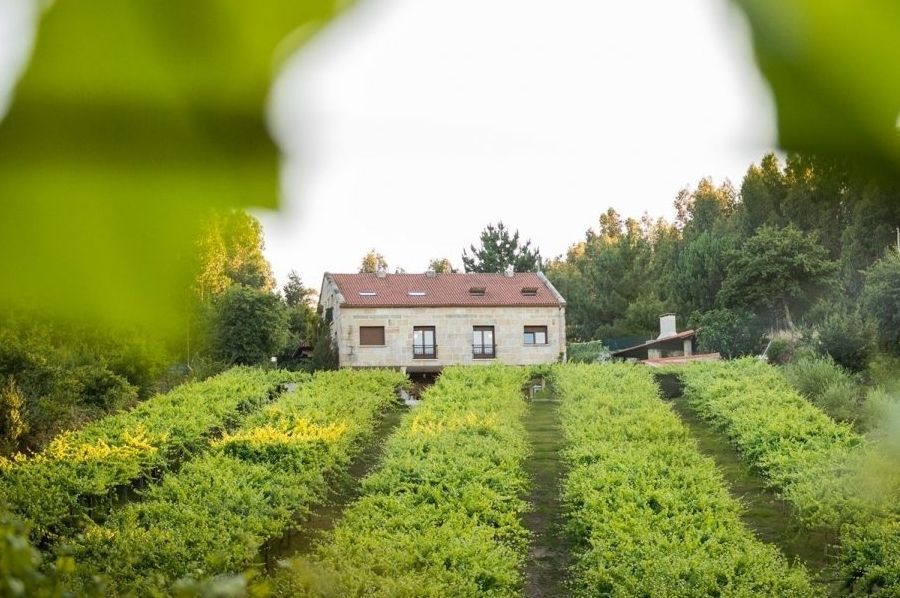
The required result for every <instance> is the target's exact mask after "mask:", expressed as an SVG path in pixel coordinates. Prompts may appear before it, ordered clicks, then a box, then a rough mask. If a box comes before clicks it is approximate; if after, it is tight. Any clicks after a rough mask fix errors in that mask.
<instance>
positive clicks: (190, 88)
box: [0, 0, 347, 335]
mask: <svg viewBox="0 0 900 598" xmlns="http://www.w3.org/2000/svg"><path fill="white" fill-rule="evenodd" d="M346 5H347V3H335V2H331V1H326V0H310V1H304V2H294V1H290V0H273V1H272V2H267V3H265V5H264V6H255V7H250V6H249V5H246V4H242V3H235V2H230V1H227V0H200V1H199V3H194V4H192V5H190V6H188V5H187V4H185V3H183V2H179V1H176V0H164V1H162V2H154V3H150V4H144V3H138V4H132V3H122V2H116V1H115V0H99V1H98V2H95V3H92V4H91V5H90V6H87V5H84V4H82V3H79V2H60V3H53V4H50V5H45V4H41V8H42V9H44V12H43V15H42V19H41V23H40V27H39V31H38V35H37V39H36V43H35V47H34V51H33V55H32V58H31V62H30V65H29V67H28V68H27V70H26V71H25V74H24V76H23V78H22V80H21V81H20V82H19V84H18V87H17V89H16V94H15V98H14V101H13V103H12V105H11V107H10V110H9V112H8V114H7V116H6V118H5V120H4V122H3V124H2V127H0V196H2V197H4V198H8V199H9V202H11V203H6V204H5V206H4V210H3V215H2V217H0V254H2V255H3V256H4V259H3V261H2V263H0V279H2V280H3V284H2V285H0V311H6V310H9V309H11V308H13V307H22V306H29V307H33V308H35V309H37V310H39V311H41V312H42V313H44V314H45V315H47V316H53V317H60V318H61V319H66V320H69V321H89V322H92V323H96V324H98V325H99V326H101V327H104V328H106V327H109V326H115V327H119V326H121V325H122V324H123V323H127V324H135V323H138V322H141V323H144V324H146V325H147V327H148V329H149V330H151V331H152V333H153V334H155V335H165V334H169V335H175V334H178V333H180V331H181V330H182V327H183V325H184V323H185V315H186V312H185V310H184V290H185V289H187V288H189V286H190V284H191V278H192V276H193V273H194V272H193V264H192V263H191V260H189V259H185V257H186V256H190V255H192V254H193V246H194V243H195V240H196V239H197V236H198V235H197V233H198V231H199V230H200V228H201V221H202V218H203V217H204V216H205V215H206V214H207V212H208V210H209V209H210V208H233V207H244V206H247V205H255V206H262V207H274V206H275V205H276V203H277V197H278V191H277V189H278V176H277V174H278V153H277V151H276V147H275V144H274V143H273V142H272V139H271V138H270V137H269V134H268V132H267V130H268V127H267V126H266V122H265V106H266V102H267V101H268V98H269V95H270V84H271V81H272V79H273V77H274V75H275V72H276V67H277V66H278V65H279V64H280V63H281V62H282V61H283V60H284V59H285V58H286V57H287V56H289V55H290V53H291V50H293V49H294V48H295V47H296V46H297V45H298V44H299V43H301V42H303V41H305V40H306V39H308V38H309V37H310V35H311V34H312V33H313V32H315V31H316V30H317V29H318V28H319V27H321V26H322V25H323V24H324V23H326V22H327V21H328V20H329V19H330V18H331V17H333V16H334V15H335V14H336V12H337V11H338V10H339V9H340V8H342V7H344V6H346ZM200 14H202V15H204V18H203V19H198V18H197V15H200ZM13 198H14V199H13ZM60 289H65V292H60Z"/></svg>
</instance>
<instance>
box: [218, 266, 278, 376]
mask: <svg viewBox="0 0 900 598" xmlns="http://www.w3.org/2000/svg"><path fill="white" fill-rule="evenodd" d="M210 328H211V330H210V335H211V339H210V353H211V354H212V356H213V357H215V358H216V359H220V360H222V361H224V362H225V363H228V364H245V365H254V364H262V363H266V362H268V361H269V358H270V357H272V356H273V355H278V353H279V352H280V351H281V349H282V348H283V347H284V345H285V343H286V341H287V335H288V314H287V311H286V310H285V308H284V304H283V303H282V302H281V298H280V297H279V296H278V295H275V294H273V293H269V292H267V291H260V290H257V289H253V288H250V287H246V286H244V285H240V284H235V285H232V286H230V287H228V289H227V290H226V291H225V292H224V293H223V294H222V296H221V297H219V298H218V299H217V300H216V302H215V306H214V310H213V315H212V322H211V326H210Z"/></svg>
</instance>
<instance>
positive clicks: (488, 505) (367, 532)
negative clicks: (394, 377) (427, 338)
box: [275, 366, 528, 598]
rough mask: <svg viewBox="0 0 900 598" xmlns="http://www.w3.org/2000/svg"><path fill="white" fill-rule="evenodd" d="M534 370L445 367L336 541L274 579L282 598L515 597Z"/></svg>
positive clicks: (523, 543)
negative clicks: (525, 419) (526, 420)
mask: <svg viewBox="0 0 900 598" xmlns="http://www.w3.org/2000/svg"><path fill="white" fill-rule="evenodd" d="M527 379H528V372H527V370H524V369H521V368H512V367H502V366H491V367H469V368H450V369H447V370H445V371H444V373H443V374H442V375H441V377H440V379H439V380H438V382H437V384H436V385H435V386H433V387H432V388H430V389H429V390H428V391H427V392H426V394H425V396H424V397H423V401H422V404H421V405H420V406H418V407H416V408H415V411H413V412H412V413H410V414H408V415H407V416H406V417H405V419H404V420H403V422H402V423H401V427H400V429H399V431H397V432H396V433H395V434H394V435H393V436H392V437H391V438H390V439H389V441H388V443H387V445H386V449H385V457H384V461H383V464H382V465H381V467H380V468H379V469H378V470H377V471H376V472H375V473H374V474H372V475H371V476H369V477H367V478H366V479H365V480H364V482H363V496H362V497H361V498H360V499H359V500H358V501H357V502H355V503H354V504H352V505H351V506H350V508H349V509H348V511H347V513H346V514H345V517H344V518H343V519H342V520H341V521H340V522H339V524H338V525H337V527H336V528H335V530H334V532H333V534H332V536H331V537H330V542H328V543H327V544H326V545H324V546H323V547H321V548H320V550H319V551H318V552H317V553H316V554H315V555H314V557H313V558H312V559H311V560H301V559H298V560H296V561H294V563H293V564H292V566H291V567H290V568H289V569H287V570H286V571H285V572H284V574H283V575H280V576H278V577H277V579H276V584H275V588H276V594H280V595H285V596H296V595H321V596H363V595H365V596H383V597H392V598H393V597H396V596H434V597H438V596H517V595H518V594H519V591H520V589H521V585H522V577H521V566H522V564H523V562H524V559H525V554H526V552H527V539H528V533H527V531H526V530H525V529H524V528H523V526H522V523H521V521H520V517H521V515H522V513H523V512H524V510H525V508H526V505H525V503H524V502H523V501H522V499H521V498H520V497H521V496H522V495H523V493H524V491H525V488H526V486H527V476H526V474H525V472H524V470H523V460H524V459H525V457H526V455H527V452H528V448H527V444H526V434H525V430H524V428H523V426H522V423H521V421H520V418H521V416H522V414H523V412H524V410H525V402H524V400H523V393H522V388H523V386H524V384H525V383H526V381H527Z"/></svg>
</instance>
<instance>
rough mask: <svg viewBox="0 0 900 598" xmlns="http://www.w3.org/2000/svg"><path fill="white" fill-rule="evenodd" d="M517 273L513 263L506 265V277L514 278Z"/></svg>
mask: <svg viewBox="0 0 900 598" xmlns="http://www.w3.org/2000/svg"><path fill="white" fill-rule="evenodd" d="M515 273H516V271H515V269H514V268H513V265H512V264H510V265H508V266H507V267H506V272H504V274H506V277H507V278H512V277H513V275H514V274H515Z"/></svg>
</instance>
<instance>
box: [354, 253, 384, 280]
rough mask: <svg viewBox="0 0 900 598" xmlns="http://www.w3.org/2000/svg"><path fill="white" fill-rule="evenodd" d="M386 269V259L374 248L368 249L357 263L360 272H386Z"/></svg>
mask: <svg viewBox="0 0 900 598" xmlns="http://www.w3.org/2000/svg"><path fill="white" fill-rule="evenodd" d="M387 269H388V263H387V260H385V259H384V256H383V255H381V254H380V253H378V252H377V251H375V250H374V249H370V250H369V253H367V254H366V255H364V256H363V258H362V261H361V262H360V264H359V272H360V274H375V273H376V272H378V271H383V272H387Z"/></svg>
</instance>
